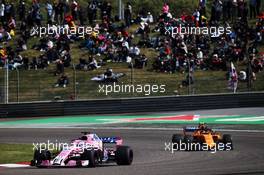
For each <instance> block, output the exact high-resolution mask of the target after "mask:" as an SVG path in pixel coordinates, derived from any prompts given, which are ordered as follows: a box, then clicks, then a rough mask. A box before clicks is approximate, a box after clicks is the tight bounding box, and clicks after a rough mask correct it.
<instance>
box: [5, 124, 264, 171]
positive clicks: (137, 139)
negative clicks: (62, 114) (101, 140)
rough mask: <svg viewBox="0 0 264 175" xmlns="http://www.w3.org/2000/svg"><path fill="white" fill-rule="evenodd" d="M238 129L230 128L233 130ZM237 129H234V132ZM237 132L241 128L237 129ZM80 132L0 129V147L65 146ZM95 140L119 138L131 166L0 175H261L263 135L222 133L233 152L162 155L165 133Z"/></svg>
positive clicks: (167, 134) (113, 133) (111, 132)
mask: <svg viewBox="0 0 264 175" xmlns="http://www.w3.org/2000/svg"><path fill="white" fill-rule="evenodd" d="M236 127H238V126H234V127H233V129H236ZM237 129H238V128H237ZM239 129H243V127H241V126H239ZM84 130H85V129H82V128H68V129H67V128H65V129H63V128H60V129H30V128H27V129H22V128H21V129H17V128H14V129H4V128H3V129H0V143H30V144H32V143H33V142H34V143H37V142H47V140H50V141H53V142H55V143H56V141H57V142H69V141H70V139H72V138H76V136H78V134H79V133H80V132H81V131H84ZM89 131H91V132H96V133H97V134H98V135H99V136H121V137H123V139H124V142H125V143H124V144H125V145H129V146H131V147H132V148H133V150H134V161H133V164H132V165H131V166H117V165H116V164H105V165H103V166H99V167H96V168H49V169H38V168H35V167H27V168H0V174H1V175H58V174H59V175H60V174H63V175H89V174H95V175H106V174H107V175H135V174H137V175H165V174H171V175H176V174H184V175H193V174H200V175H202V174H203V175H253V174H256V175H263V174H264V166H263V165H264V164H263V163H264V149H263V144H264V132H246V131H244V132H241V131H239V132H224V133H229V134H232V136H233V142H234V147H235V149H234V150H233V151H226V152H224V151H222V152H216V153H214V154H213V153H210V152H201V151H199V152H185V151H183V152H174V153H173V154H172V153H171V152H169V151H165V142H170V140H171V136H172V134H173V133H178V132H180V131H175V132H173V131H166V130H154V131H153V130H147V129H146V130H144V129H143V130H134V129H126V130H112V129H93V130H89Z"/></svg>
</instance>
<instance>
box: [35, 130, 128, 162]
mask: <svg viewBox="0 0 264 175" xmlns="http://www.w3.org/2000/svg"><path fill="white" fill-rule="evenodd" d="M82 133H83V136H82V137H80V138H78V139H75V140H73V141H72V142H71V144H70V145H69V146H64V147H63V149H62V151H60V152H59V153H58V154H55V155H52V154H51V152H50V151H49V150H41V149H40V148H39V149H38V150H35V152H34V157H33V160H32V161H31V166H36V167H54V166H65V167H95V166H97V165H99V164H103V163H108V162H116V163H117V165H131V163H132V161H133V150H132V149H131V148H130V147H129V146H124V145H122V142H123V140H122V139H121V138H120V137H98V136H97V135H96V134H94V133H87V132H82Z"/></svg>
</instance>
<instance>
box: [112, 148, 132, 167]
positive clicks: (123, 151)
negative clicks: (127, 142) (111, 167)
mask: <svg viewBox="0 0 264 175" xmlns="http://www.w3.org/2000/svg"><path fill="white" fill-rule="evenodd" d="M115 159H116V163H117V165H131V163H132V161H133V150H132V149H131V148H130V147H129V146H118V147H117V149H116V153H115Z"/></svg>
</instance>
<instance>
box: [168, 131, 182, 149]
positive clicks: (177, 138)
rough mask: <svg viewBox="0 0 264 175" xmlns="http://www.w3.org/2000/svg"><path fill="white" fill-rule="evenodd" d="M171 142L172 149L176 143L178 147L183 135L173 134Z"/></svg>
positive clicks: (175, 147) (175, 146)
mask: <svg viewBox="0 0 264 175" xmlns="http://www.w3.org/2000/svg"><path fill="white" fill-rule="evenodd" d="M171 142H172V144H173V149H177V145H176V144H178V148H179V146H180V145H179V144H180V143H183V135H181V134H173V135H172V139H171Z"/></svg>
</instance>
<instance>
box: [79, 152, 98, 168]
mask: <svg viewBox="0 0 264 175" xmlns="http://www.w3.org/2000/svg"><path fill="white" fill-rule="evenodd" d="M81 159H83V160H88V161H89V164H88V167H90V168H94V167H95V166H96V165H97V163H98V161H97V157H96V152H95V150H84V153H83V154H82V156H81Z"/></svg>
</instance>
